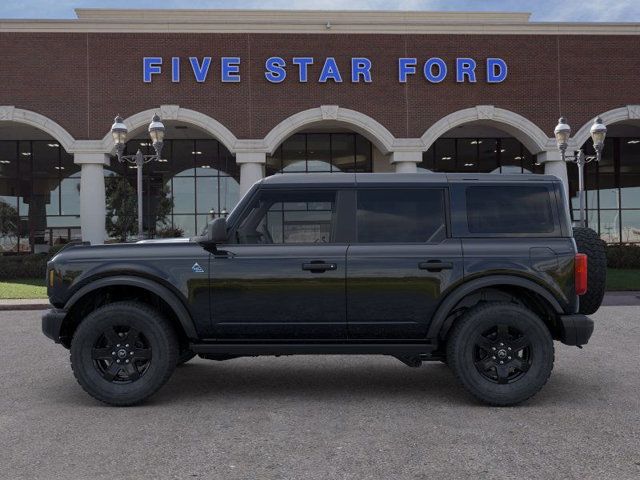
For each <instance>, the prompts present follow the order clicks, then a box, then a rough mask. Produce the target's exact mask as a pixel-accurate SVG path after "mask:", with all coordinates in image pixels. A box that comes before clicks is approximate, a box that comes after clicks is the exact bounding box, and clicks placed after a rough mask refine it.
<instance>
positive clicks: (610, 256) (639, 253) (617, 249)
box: [607, 245, 640, 269]
mask: <svg viewBox="0 0 640 480" xmlns="http://www.w3.org/2000/svg"><path fill="white" fill-rule="evenodd" d="M607 267H609V268H622V269H631V268H640V246H638V245H608V246H607Z"/></svg>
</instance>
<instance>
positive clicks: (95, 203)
mask: <svg viewBox="0 0 640 480" xmlns="http://www.w3.org/2000/svg"><path fill="white" fill-rule="evenodd" d="M73 161H74V162H75V163H76V164H78V165H80V168H81V171H80V228H81V232H82V241H83V242H90V243H91V244H92V245H99V244H102V243H104V240H105V238H106V230H105V216H106V199H105V192H104V166H105V165H109V156H108V155H105V154H104V153H75V154H74V158H73Z"/></svg>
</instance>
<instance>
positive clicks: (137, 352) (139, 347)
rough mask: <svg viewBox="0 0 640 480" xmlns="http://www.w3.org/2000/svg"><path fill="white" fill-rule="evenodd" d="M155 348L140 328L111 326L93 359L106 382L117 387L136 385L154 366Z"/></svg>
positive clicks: (93, 352) (99, 343)
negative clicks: (133, 383) (118, 384)
mask: <svg viewBox="0 0 640 480" xmlns="http://www.w3.org/2000/svg"><path fill="white" fill-rule="evenodd" d="M151 357H152V353H151V346H150V345H149V341H148V340H147V338H146V337H145V336H144V335H143V334H142V333H140V332H139V331H138V330H137V329H136V328H134V327H131V326H125V325H116V326H109V327H108V328H106V329H105V331H104V332H103V333H102V335H100V337H98V340H97V341H96V343H95V345H94V346H93V349H92V350H91V358H93V364H94V366H95V367H96V369H98V371H99V372H100V374H101V375H102V378H104V379H105V380H107V381H109V382H114V383H128V382H135V381H136V380H138V379H140V377H141V376H143V375H144V374H145V373H146V372H147V370H148V369H149V366H150V365H151Z"/></svg>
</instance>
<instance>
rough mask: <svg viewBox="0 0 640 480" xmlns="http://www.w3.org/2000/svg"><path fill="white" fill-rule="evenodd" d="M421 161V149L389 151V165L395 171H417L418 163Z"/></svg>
mask: <svg viewBox="0 0 640 480" xmlns="http://www.w3.org/2000/svg"><path fill="white" fill-rule="evenodd" d="M420 162H422V152H421V151H400V152H393V153H391V165H393V166H394V167H395V169H396V173H418V164H419V163H420Z"/></svg>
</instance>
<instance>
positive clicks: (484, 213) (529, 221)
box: [466, 186, 555, 233]
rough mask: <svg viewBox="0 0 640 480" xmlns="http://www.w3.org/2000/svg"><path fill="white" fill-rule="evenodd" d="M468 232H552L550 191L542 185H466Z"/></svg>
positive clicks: (553, 228)
mask: <svg viewBox="0 0 640 480" xmlns="http://www.w3.org/2000/svg"><path fill="white" fill-rule="evenodd" d="M466 196H467V222H468V224H469V232H471V233H551V232H553V231H554V230H555V224H554V220H553V212H552V210H551V200H550V198H549V190H547V188H546V187H541V186H491V187H481V186H478V187H467V192H466Z"/></svg>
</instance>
